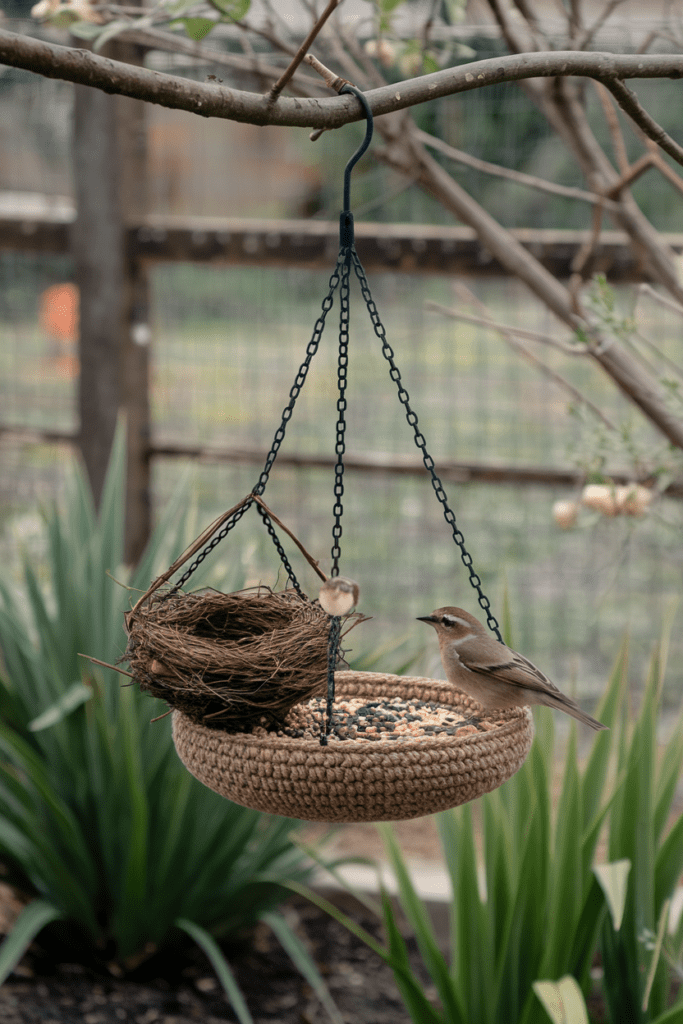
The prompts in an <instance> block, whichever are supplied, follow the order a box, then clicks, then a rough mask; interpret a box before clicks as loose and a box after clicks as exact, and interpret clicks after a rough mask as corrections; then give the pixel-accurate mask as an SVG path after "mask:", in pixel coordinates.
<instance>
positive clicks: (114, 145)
mask: <svg viewBox="0 0 683 1024" xmlns="http://www.w3.org/2000/svg"><path fill="white" fill-rule="evenodd" d="M115 46H117V44H115V43H112V44H110V47H111V49H112V50H113V49H114V47H115ZM122 46H124V44H118V47H122ZM126 49H127V50H129V49H132V48H131V47H126ZM135 49H136V51H137V52H136V53H128V52H126V53H125V54H118V53H116V54H115V53H113V52H112V53H110V54H108V55H110V56H112V57H114V56H116V57H118V58H119V59H122V60H127V61H128V62H129V63H140V62H141V58H140V51H139V50H138V49H137V48H135ZM136 57H137V60H135V58H136ZM73 163H74V178H75V193H76V206H77V216H76V222H75V224H74V228H73V233H72V251H73V255H74V261H75V265H76V284H77V285H78V288H79V290H80V296H81V299H80V309H81V312H80V323H81V329H80V362H81V375H80V382H79V412H80V423H81V428H80V447H81V451H82V454H83V459H84V462H85V466H86V470H87V473H88V477H89V480H90V484H91V487H92V491H93V496H94V499H95V504H96V506H98V507H99V503H100V499H101V495H102V486H103V483H104V477H105V473H106V468H107V462H108V459H109V455H110V452H111V445H112V441H113V437H114V430H115V428H116V421H117V417H118V415H119V413H120V412H124V413H125V415H126V425H127V455H128V458H127V473H126V528H125V551H124V557H125V559H126V561H127V562H129V563H135V562H136V561H137V560H138V558H139V557H140V555H141V554H142V551H143V549H144V546H145V544H146V543H147V539H148V537H149V533H150V520H151V502H150V460H149V442H150V413H149V342H150V329H149V285H148V275H147V269H146V267H145V266H143V265H142V263H141V262H140V261H139V260H138V259H137V257H136V253H135V247H134V243H132V242H131V240H130V239H129V237H128V232H127V225H128V223H129V222H130V221H131V220H134V219H136V218H137V217H139V216H140V215H141V214H142V213H144V212H145V211H146V187H145V183H146V138H145V124H144V104H142V103H140V102H137V101H134V100H129V99H126V98H125V97H119V96H117V97H113V96H108V95H106V94H105V93H102V92H99V91H98V90H96V89H90V88H88V87H86V86H76V97H75V106H74V132H73Z"/></svg>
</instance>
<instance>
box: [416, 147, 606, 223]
mask: <svg viewBox="0 0 683 1024" xmlns="http://www.w3.org/2000/svg"><path fill="white" fill-rule="evenodd" d="M415 137H416V138H417V139H419V140H420V142H423V143H424V144H425V146H427V147H428V148H429V149H436V150H437V151H438V152H439V153H443V155H444V156H446V157H448V158H449V160H453V161H455V162H456V163H459V164H463V165H464V166H465V167H472V168H474V170H475V171H481V172H482V174H490V175H492V176H493V177H496V178H505V179H507V180H508V181H514V182H516V183H517V184H518V185H527V186H528V187H529V188H535V189H537V190H538V191H539V192H549V193H550V194H551V195H554V196H566V198H567V199H579V200H581V201H582V202H584V203H593V204H601V205H602V206H603V208H604V209H606V210H614V212H615V213H616V212H617V211H619V210H620V209H621V207H620V206H619V204H618V203H614V202H612V201H611V200H609V199H607V200H606V199H605V198H604V196H600V195H598V194H597V193H596V192H586V191H585V190H584V189H582V188H571V187H570V186H568V185H556V184H555V182H554V181H545V179H543V178H536V177H535V176H534V175H532V174H524V172H523V171H512V170H510V168H509V167H501V166H499V165H498V164H490V163H488V161H486V160H479V159H478V158H477V157H476V156H470V154H469V153H463V151H462V150H461V149H454V148H453V146H449V145H448V143H447V142H444V141H443V140H442V139H438V138H436V136H435V135H429V134H428V133H427V132H424V131H422V129H421V128H418V129H417V131H416V132H415Z"/></svg>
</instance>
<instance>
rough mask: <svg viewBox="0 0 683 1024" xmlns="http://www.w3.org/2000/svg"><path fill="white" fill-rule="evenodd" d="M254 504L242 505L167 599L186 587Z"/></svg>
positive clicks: (197, 558)
mask: <svg viewBox="0 0 683 1024" xmlns="http://www.w3.org/2000/svg"><path fill="white" fill-rule="evenodd" d="M253 504H254V503H253V501H247V502H246V503H245V504H244V505H242V507H241V508H238V509H237V511H236V512H235V514H234V515H232V516H230V518H229V519H228V521H227V523H226V524H225V526H224V527H223V529H222V530H221V531H220V533H217V534H216V536H215V537H212V538H211V540H210V541H209V543H208V544H207V545H206V547H205V548H202V550H201V551H200V552H199V554H198V555H197V557H196V558H195V560H194V562H191V563H190V566H189V568H187V569H186V570H185V572H184V573H183V575H182V576H181V577H180V579H179V580H178V582H177V583H174V584H173V586H172V587H171V589H170V590H169V591H168V592H167V594H166V595H165V596H166V597H171V596H172V595H173V594H177V593H178V591H179V590H180V588H181V587H184V586H185V584H186V583H187V581H188V580H189V578H190V576H191V575H192V573H193V572H194V571H195V570H196V569H198V568H199V566H200V565H201V564H202V562H203V561H204V559H205V558H206V556H207V555H209V554H211V552H212V551H213V549H214V548H215V547H216V545H217V544H220V542H221V541H222V540H223V539H224V538H225V537H227V536H228V534H229V533H230V531H231V530H232V528H233V527H234V526H236V525H237V523H239V521H240V519H241V518H242V516H243V515H244V513H245V512H246V511H247V509H248V508H251V506H252V505H253Z"/></svg>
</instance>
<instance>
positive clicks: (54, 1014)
mask: <svg viewBox="0 0 683 1024" xmlns="http://www.w3.org/2000/svg"><path fill="white" fill-rule="evenodd" d="M335 901H336V902H337V903H338V904H344V905H343V909H344V910H345V911H346V912H347V913H350V915H351V916H352V917H353V918H354V920H355V921H357V922H358V923H359V924H362V925H363V927H365V928H367V930H368V931H371V932H373V933H374V934H375V935H376V936H378V937H379V936H380V930H379V928H378V927H377V925H376V923H375V921H374V919H372V918H371V916H370V914H369V913H368V911H366V910H365V908H363V907H362V906H361V905H360V904H358V903H357V902H356V901H353V905H352V906H350V905H349V903H348V902H346V898H345V897H341V896H340V897H339V899H336V900H335ZM283 912H284V913H285V915H286V917H287V920H288V922H289V924H290V926H293V927H294V928H295V930H296V932H297V934H298V935H299V937H300V938H302V939H303V940H304V942H305V943H306V945H307V947H308V950H309V952H310V953H311V955H312V957H313V959H314V961H315V962H316V964H317V966H318V969H319V970H320V972H321V974H322V975H323V977H324V978H325V981H326V983H327V985H328V988H329V990H330V992H331V994H332V998H333V999H334V1001H335V1003H336V1005H337V1007H338V1009H339V1011H340V1013H341V1016H342V1018H343V1019H344V1021H346V1022H348V1024H408V1022H409V1021H410V1016H409V1014H408V1012H407V1011H406V1009H405V1007H404V1004H403V1002H402V1000H401V998H400V996H399V994H398V990H397V988H396V985H395V984H394V979H393V974H392V972H391V970H390V969H389V968H388V967H386V966H385V965H384V963H383V962H382V961H381V960H380V959H379V958H378V957H377V956H375V954H374V953H373V952H372V951H371V950H370V949H368V947H367V946H365V945H364V944H363V943H362V942H360V941H359V940H358V939H356V938H355V937H354V936H353V935H351V934H350V932H348V931H347V930H346V929H345V928H343V927H342V926H341V925H340V924H338V923H337V922H336V921H334V920H333V919H332V918H330V917H328V916H327V915H326V914H323V913H322V912H320V911H319V910H317V908H315V907H313V906H312V905H311V904H309V903H308V902H307V901H305V900H300V899H298V898H295V899H293V900H292V901H290V902H289V903H287V904H286V905H285V907H284V908H283ZM225 953H226V956H227V957H228V959H229V962H230V965H231V968H232V970H233V972H234V974H235V977H236V979H237V981H238V984H239V986H240V988H241V990H242V992H243V994H244V996H245V998H246V1001H247V1005H248V1006H249V1009H250V1011H251V1014H252V1016H253V1018H254V1022H255V1024H271V1022H275V1021H277V1022H278V1024H327V1022H329V1019H330V1018H329V1017H328V1015H327V1014H326V1012H325V1010H324V1009H323V1007H322V1006H321V1004H320V1002H319V1001H318V999H317V998H316V996H315V995H314V994H313V992H312V990H311V988H310V987H309V985H308V984H307V983H306V982H305V981H304V979H303V978H302V977H301V975H300V974H299V973H298V972H297V970H296V968H294V966H293V965H292V962H291V960H290V959H289V958H288V956H287V955H286V953H284V951H283V950H282V948H281V946H280V945H279V943H278V941H277V939H275V937H274V935H273V934H272V932H271V931H270V929H269V928H268V927H267V926H266V925H264V924H259V925H258V926H257V928H256V929H255V930H254V931H253V932H252V933H251V935H249V936H247V937H246V938H245V940H244V941H243V942H242V943H241V944H240V945H238V946H233V947H226V948H225ZM413 959H414V969H415V970H416V972H417V973H418V976H419V977H420V980H421V982H422V983H423V984H424V985H425V988H426V991H427V993H428V994H430V989H429V984H428V979H427V978H426V976H425V975H424V972H423V968H422V965H421V963H420V961H419V957H417V956H415V957H414V958H413ZM235 1020H236V1017H235V1015H234V1013H233V1012H232V1010H231V1008H230V1005H229V1003H228V1002H227V1000H226V998H225V996H224V994H223V990H222V988H221V986H220V985H219V983H218V981H217V980H216V977H215V975H214V973H213V971H212V969H211V966H210V964H209V963H208V961H207V960H206V958H205V956H204V955H203V953H201V952H200V951H199V950H198V949H197V948H196V947H193V946H192V945H190V944H185V943H183V944H182V945H181V946H179V947H178V948H177V949H174V950H173V952H172V953H169V954H167V955H166V956H164V957H163V958H161V957H160V956H159V957H157V958H155V959H154V960H152V961H148V962H147V964H145V965H144V966H143V967H142V968H139V969H138V971H137V973H136V974H135V975H132V976H129V977H126V978H117V977H114V976H112V975H111V974H110V973H103V972H101V971H97V970H96V969H94V968H92V967H86V966H83V965H82V964H79V963H73V962H70V960H69V958H68V956H67V955H65V954H64V953H62V955H61V956H60V955H59V954H58V953H56V952H55V951H54V950H52V951H48V950H47V949H46V948H44V947H41V946H39V945H37V944H34V946H32V947H31V949H30V950H29V951H28V953H27V955H26V956H25V957H24V959H23V960H22V961H21V963H20V964H19V965H18V966H17V969H16V971H15V972H14V973H13V974H12V975H11V976H10V978H9V979H8V980H7V981H6V982H5V984H4V985H3V986H2V987H1V988H0V1022H1V1024H196V1022H198V1021H199V1022H201V1024H216V1022H219V1021H221V1022H222V1021H235Z"/></svg>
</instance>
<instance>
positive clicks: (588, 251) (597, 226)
mask: <svg viewBox="0 0 683 1024" xmlns="http://www.w3.org/2000/svg"><path fill="white" fill-rule="evenodd" d="M601 229H602V206H594V207H593V216H592V223H591V233H590V235H589V237H588V239H587V241H585V242H584V243H583V245H582V246H581V247H580V249H579V251H578V252H577V254H576V256H575V257H574V259H573V260H572V273H571V276H570V278H569V292H570V294H571V296H572V300H573V302H574V309H575V311H576V314H577V316H581V308H580V303H579V288H580V287H581V285H582V284H583V282H584V281H585V279H586V276H587V275H586V274H585V273H584V271H585V269H586V266H587V265H588V261H589V260H590V258H591V257H592V256H593V254H594V252H595V250H596V249H597V247H598V242H599V241H600V231H601Z"/></svg>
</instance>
